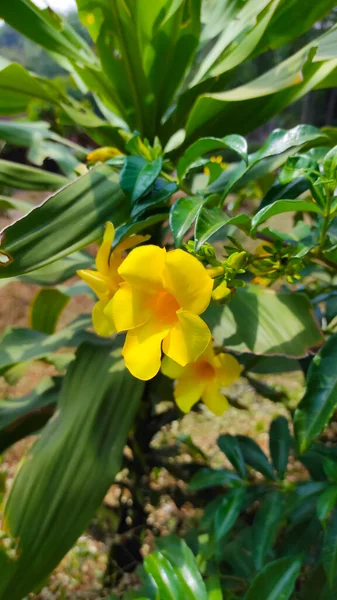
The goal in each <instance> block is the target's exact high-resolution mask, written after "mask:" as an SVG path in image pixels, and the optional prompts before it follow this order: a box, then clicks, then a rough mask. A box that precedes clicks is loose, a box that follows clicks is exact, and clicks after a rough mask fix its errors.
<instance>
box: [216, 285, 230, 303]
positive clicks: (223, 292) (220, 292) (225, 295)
mask: <svg viewBox="0 0 337 600" xmlns="http://www.w3.org/2000/svg"><path fill="white" fill-rule="evenodd" d="M230 296H231V290H230V289H229V287H228V286H227V283H226V281H223V282H222V283H220V285H218V287H217V288H215V290H214V291H213V293H212V298H213V300H215V302H220V303H221V304H226V302H227V301H228V300H229V298H230Z"/></svg>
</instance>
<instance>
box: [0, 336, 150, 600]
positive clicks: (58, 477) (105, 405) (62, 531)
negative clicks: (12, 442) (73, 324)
mask: <svg viewBox="0 0 337 600" xmlns="http://www.w3.org/2000/svg"><path fill="white" fill-rule="evenodd" d="M143 390H144V383H143V382H141V381H139V380H137V379H134V378H133V377H132V376H131V375H130V373H128V371H127V370H126V369H125V366H124V361H123V359H122V358H121V357H120V347H119V346H117V347H116V344H115V343H111V342H103V341H102V342H100V343H96V344H84V345H83V346H81V347H80V349H79V351H78V353H77V358H76V361H75V362H74V363H72V365H71V366H70V369H69V370H68V373H67V375H66V378H65V380H64V385H63V388H62V390H61V393H60V403H59V411H58V414H57V416H56V418H54V419H53V420H52V421H51V422H50V423H49V424H48V425H47V427H46V428H45V429H44V431H43V433H42V434H41V436H40V438H39V440H38V441H37V443H36V444H35V445H34V447H33V448H32V449H31V450H30V451H29V460H26V461H25V462H23V464H22V466H21V469H20V470H19V472H18V474H17V476H16V478H15V480H14V483H13V485H12V488H11V492H10V494H9V496H8V498H7V502H6V506H5V511H4V520H3V524H2V528H5V529H6V531H7V532H8V533H9V534H10V535H11V536H13V537H17V538H18V539H19V545H20V555H19V558H18V560H17V561H14V562H13V561H12V562H11V561H8V560H6V555H5V553H0V569H1V573H2V577H1V581H0V599H1V600H4V599H5V598H8V597H10V598H11V600H21V599H22V597H23V596H25V595H27V594H28V593H29V592H30V591H32V589H33V588H35V587H36V585H38V584H39V583H40V582H41V581H43V580H44V579H45V577H47V576H48V575H49V573H50V572H51V571H52V570H53V569H54V568H55V567H56V565H57V564H58V563H59V561H60V560H61V559H62V558H63V556H64V555H65V554H66V552H67V551H68V550H69V549H70V548H71V546H72V545H73V544H74V543H75V541H76V539H77V538H78V537H79V535H80V534H81V533H82V531H83V530H84V529H85V528H86V527H87V525H88V524H89V521H90V519H91V518H92V517H93V515H94V513H95V511H96V509H97V508H98V507H99V505H100V503H101V502H102V500H103V498H104V496H105V494H106V492H107V490H108V488H109V486H110V485H111V484H112V482H113V480H114V477H115V475H116V474H117V472H118V470H119V469H120V465H121V459H122V452H123V448H124V445H125V443H126V439H127V436H128V433H129V429H130V427H131V425H132V422H133V420H134V418H135V413H136V411H137V408H138V405H139V401H140V398H141V396H142V393H143Z"/></svg>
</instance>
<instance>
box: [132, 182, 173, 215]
mask: <svg viewBox="0 0 337 600" xmlns="http://www.w3.org/2000/svg"><path fill="white" fill-rule="evenodd" d="M177 189H178V186H177V184H176V183H175V182H173V181H172V182H171V181H166V179H164V178H162V177H158V179H156V181H155V182H154V184H153V186H152V187H151V189H150V190H149V191H148V192H147V193H146V194H144V196H143V197H142V198H140V199H139V200H138V201H137V202H136V204H135V205H134V206H133V208H132V211H131V219H132V218H134V219H139V217H140V215H142V216H145V215H146V214H148V213H149V211H150V210H151V211H152V210H154V209H155V210H157V211H158V209H160V208H163V207H165V209H166V208H167V209H168V208H169V202H168V201H169V199H170V198H171V196H172V194H174V193H175V192H176V191H177Z"/></svg>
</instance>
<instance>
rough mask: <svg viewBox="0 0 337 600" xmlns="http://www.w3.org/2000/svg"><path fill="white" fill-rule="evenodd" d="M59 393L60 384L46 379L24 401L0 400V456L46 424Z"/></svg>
mask: <svg viewBox="0 0 337 600" xmlns="http://www.w3.org/2000/svg"><path fill="white" fill-rule="evenodd" d="M59 391H60V385H59V381H58V380H57V379H52V378H46V379H43V380H42V381H41V383H40V384H39V385H38V386H37V388H36V389H35V390H33V391H32V392H31V393H30V394H28V395H27V396H24V397H23V398H11V399H10V400H0V454H2V453H3V452H4V451H5V450H6V449H7V448H8V447H9V446H11V445H12V444H15V443H16V442H17V441H19V440H21V439H22V438H24V437H26V436H27V435H31V434H33V433H35V432H36V431H38V430H39V429H41V428H42V427H43V426H44V425H45V424H46V423H47V421H48V420H49V419H50V417H51V416H52V415H53V413H54V410H55V406H56V403H57V399H58V394H59Z"/></svg>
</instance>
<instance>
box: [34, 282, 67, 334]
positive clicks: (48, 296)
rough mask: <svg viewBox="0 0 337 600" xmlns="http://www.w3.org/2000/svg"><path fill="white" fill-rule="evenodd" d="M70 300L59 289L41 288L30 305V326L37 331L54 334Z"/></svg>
mask: <svg viewBox="0 0 337 600" xmlns="http://www.w3.org/2000/svg"><path fill="white" fill-rule="evenodd" d="M69 300H70V297H69V296H66V294H63V293H62V292H60V291H59V290H55V289H54V290H53V289H48V288H45V289H41V290H39V291H38V293H37V294H36V296H35V297H34V299H33V301H32V304H31V307H30V326H31V328H32V329H35V331H41V332H42V333H46V334H48V335H49V334H52V333H54V332H55V330H56V325H57V322H58V320H59V318H60V316H61V313H62V311H63V310H64V309H65V307H66V306H67V304H68V302H69Z"/></svg>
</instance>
